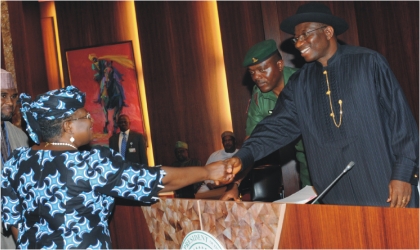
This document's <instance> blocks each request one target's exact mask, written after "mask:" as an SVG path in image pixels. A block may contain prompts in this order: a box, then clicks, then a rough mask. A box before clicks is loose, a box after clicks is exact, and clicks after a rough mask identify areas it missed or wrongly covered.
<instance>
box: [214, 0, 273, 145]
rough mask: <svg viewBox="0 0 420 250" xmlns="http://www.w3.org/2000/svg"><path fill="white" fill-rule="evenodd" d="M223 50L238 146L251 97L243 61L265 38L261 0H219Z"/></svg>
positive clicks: (250, 83) (250, 81)
mask: <svg viewBox="0 0 420 250" xmlns="http://www.w3.org/2000/svg"><path fill="white" fill-rule="evenodd" d="M217 8H218V11H219V22H220V31H221V33H222V43H223V53H224V59H225V67H226V77H227V84H228V90H229V100H230V109H231V114H232V124H233V131H234V133H235V135H236V145H237V147H240V146H241V145H242V143H243V139H244V138H245V124H246V118H247V114H246V109H247V108H248V103H249V99H250V97H251V91H252V87H253V86H254V82H253V81H252V79H251V77H250V75H249V73H248V71H247V69H246V68H244V67H242V61H243V60H244V57H245V54H246V52H247V51H248V49H249V48H251V47H252V46H253V45H254V44H256V43H258V42H261V41H263V40H265V38H264V27H263V23H262V22H261V20H262V17H261V15H262V12H261V2H251V1H250V2H234V1H227V2H225V1H222V2H217Z"/></svg>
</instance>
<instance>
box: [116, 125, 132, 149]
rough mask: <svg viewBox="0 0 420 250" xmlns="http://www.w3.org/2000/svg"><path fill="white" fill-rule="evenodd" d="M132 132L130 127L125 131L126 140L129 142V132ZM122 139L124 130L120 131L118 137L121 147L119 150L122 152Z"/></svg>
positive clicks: (119, 146)
mask: <svg viewBox="0 0 420 250" xmlns="http://www.w3.org/2000/svg"><path fill="white" fill-rule="evenodd" d="M129 133H130V130H129V129H127V130H126V131H125V136H126V140H127V142H128V134H129ZM122 139H123V134H122V132H120V136H119V137H118V148H119V150H120V153H121V142H122Z"/></svg>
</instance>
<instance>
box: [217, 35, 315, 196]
mask: <svg viewBox="0 0 420 250" xmlns="http://www.w3.org/2000/svg"><path fill="white" fill-rule="evenodd" d="M242 65H243V66H244V67H247V68H248V71H249V73H250V75H251V77H252V81H254V82H255V86H254V88H253V91H252V95H251V100H250V103H249V107H248V111H247V113H248V117H247V120H246V139H247V138H248V137H249V136H250V135H251V133H252V131H253V130H254V128H255V126H257V124H258V123H259V122H260V121H262V120H263V119H264V118H265V117H267V116H269V115H271V113H272V110H273V109H274V106H275V105H276V102H277V98H278V96H279V95H280V93H281V91H282V90H283V88H284V86H285V85H286V83H287V81H288V80H289V77H290V76H291V75H293V73H294V72H296V69H294V68H290V67H287V66H285V65H284V62H283V59H282V57H281V55H280V53H279V51H278V49H277V45H276V42H275V41H274V40H272V39H270V40H266V41H262V42H259V43H257V44H255V45H254V46H252V47H251V48H250V49H249V50H248V52H247V53H246V55H245V59H244V61H243V63H242ZM295 148H296V159H297V160H298V162H299V177H300V181H301V186H302V187H305V186H306V185H311V180H310V177H309V171H308V167H307V163H306V157H305V153H304V148H303V143H302V140H299V141H298V142H297V144H296V145H295ZM289 151H290V150H289ZM281 157H282V156H281V155H279V152H278V151H275V152H274V153H272V154H271V155H270V156H269V158H270V159H265V161H264V160H262V161H261V162H264V164H266V163H267V162H269V163H270V164H273V163H274V164H279V163H280V158H281ZM261 162H260V163H261ZM260 165H261V164H260ZM250 170H251V169H250V168H249V169H248V172H249V171H250ZM248 172H246V173H243V174H241V176H242V178H240V179H239V180H236V181H235V182H234V183H236V185H235V184H234V183H231V184H230V185H228V188H227V192H226V193H225V195H224V196H222V197H221V199H222V200H230V199H235V200H238V199H239V190H238V184H239V183H241V181H242V180H243V179H244V178H245V175H246V174H247V173H248ZM239 177H240V176H238V178H239Z"/></svg>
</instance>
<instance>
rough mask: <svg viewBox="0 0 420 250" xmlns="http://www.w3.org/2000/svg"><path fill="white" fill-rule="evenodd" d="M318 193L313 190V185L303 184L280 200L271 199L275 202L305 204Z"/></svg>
mask: <svg viewBox="0 0 420 250" xmlns="http://www.w3.org/2000/svg"><path fill="white" fill-rule="evenodd" d="M317 196H318V195H317V194H316V192H315V189H314V187H312V186H305V187H304V188H302V189H301V190H299V191H297V192H296V193H294V194H292V195H290V196H288V197H286V198H284V199H280V200H276V201H273V202H275V203H293V204H305V203H307V202H309V201H310V200H313V199H314V198H315V197H317Z"/></svg>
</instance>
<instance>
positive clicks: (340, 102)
mask: <svg viewBox="0 0 420 250" xmlns="http://www.w3.org/2000/svg"><path fill="white" fill-rule="evenodd" d="M323 73H324V75H325V78H326V79H327V87H328V91H327V93H326V94H327V96H328V98H329V99H330V108H331V114H330V116H331V117H332V119H333V121H334V125H335V126H336V127H337V128H339V127H340V126H341V118H342V117H343V101H342V100H341V99H340V100H338V104H339V105H340V121H339V122H338V124H337V122H336V121H335V115H334V109H333V105H332V101H331V90H330V82H329V81H328V73H327V71H326V70H324V72H323Z"/></svg>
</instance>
